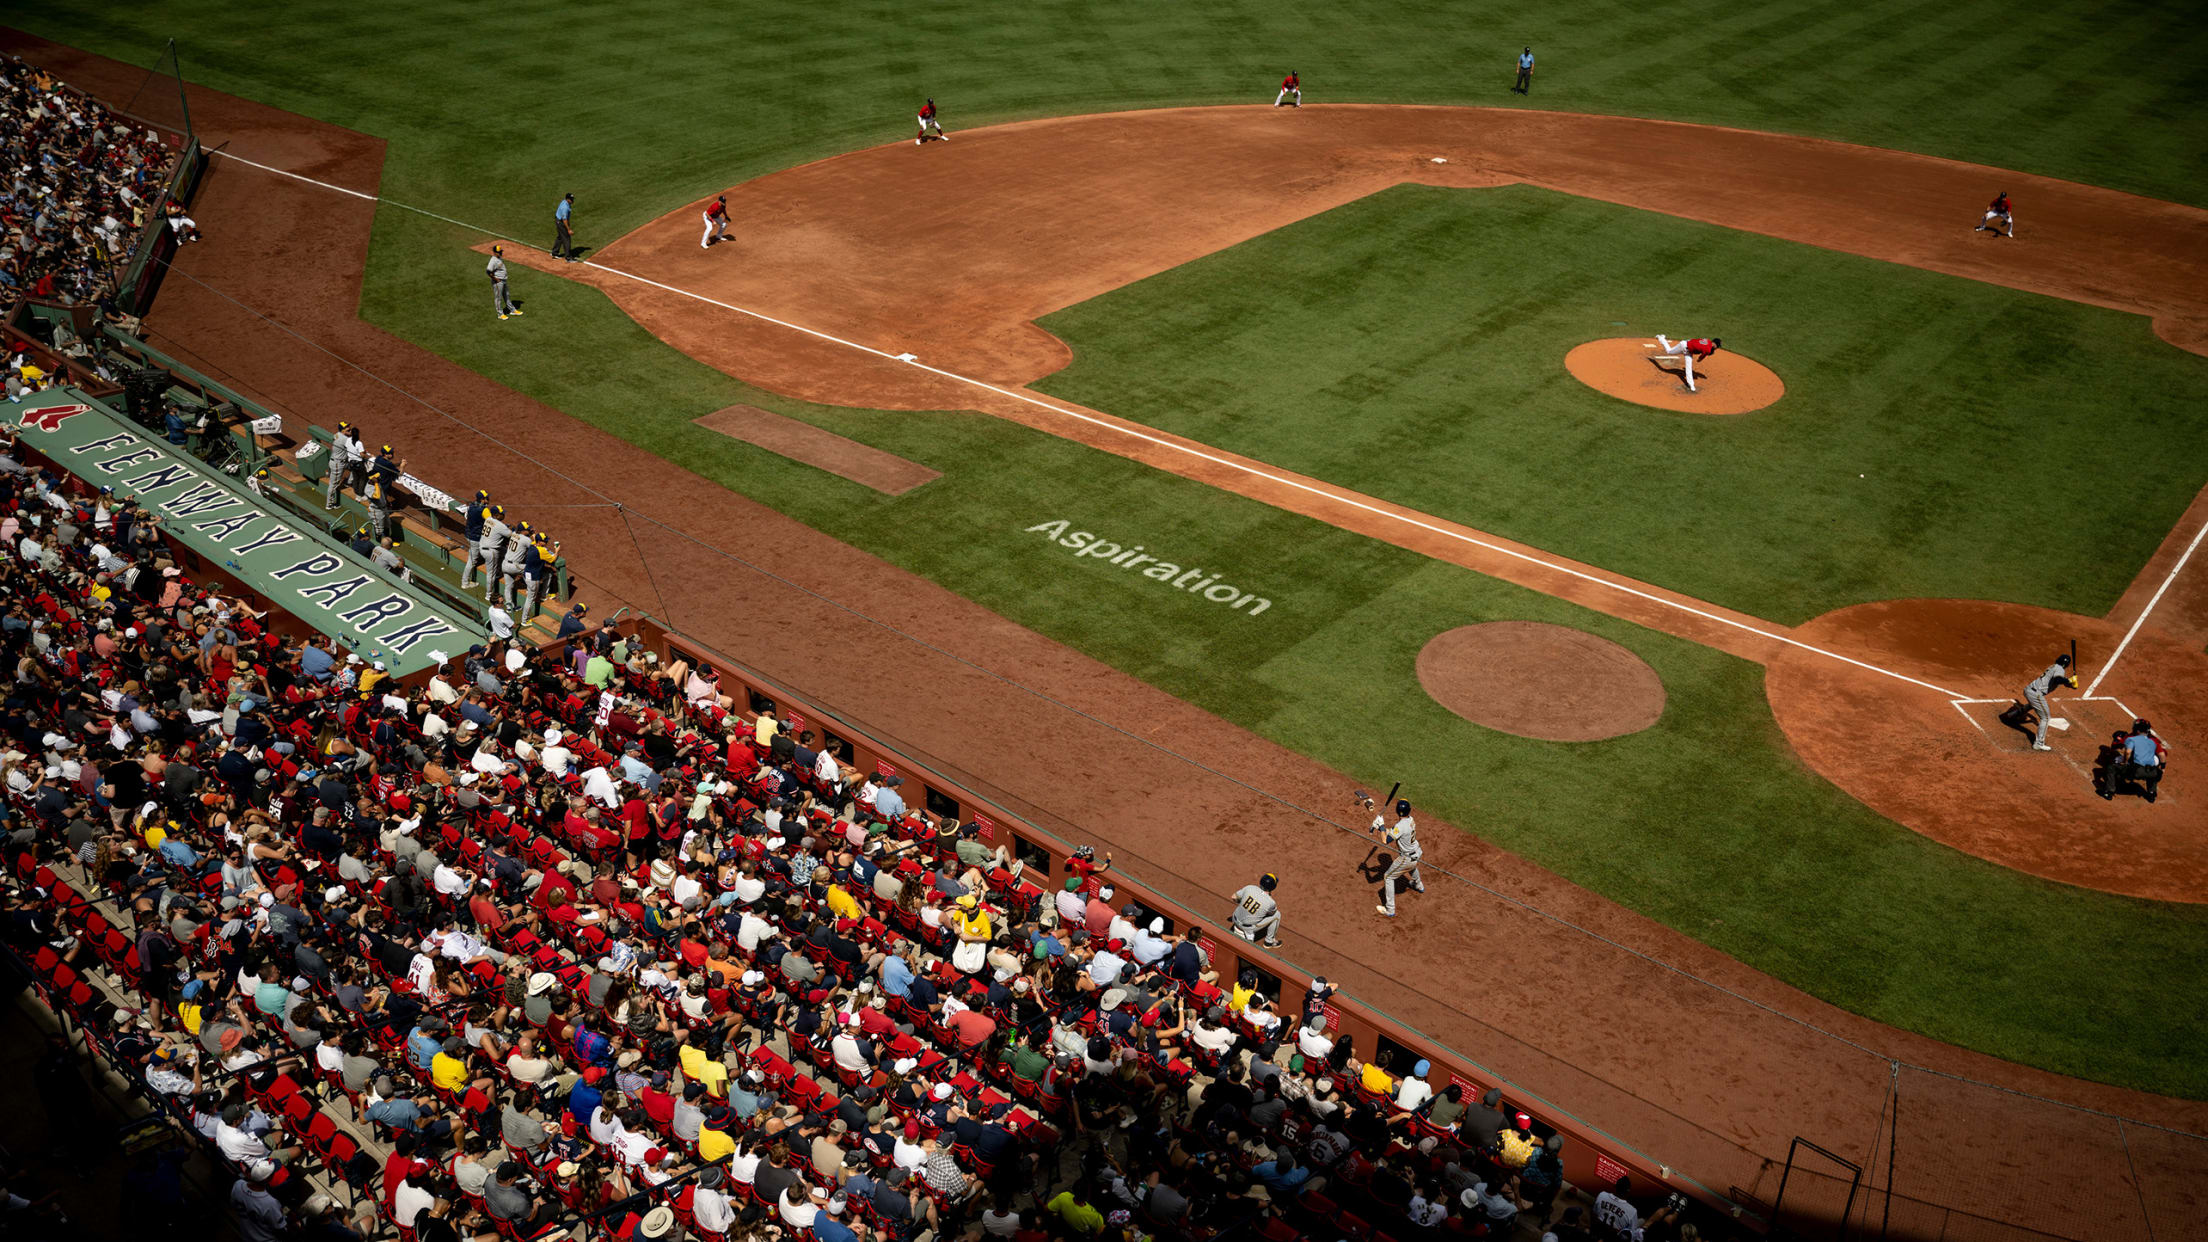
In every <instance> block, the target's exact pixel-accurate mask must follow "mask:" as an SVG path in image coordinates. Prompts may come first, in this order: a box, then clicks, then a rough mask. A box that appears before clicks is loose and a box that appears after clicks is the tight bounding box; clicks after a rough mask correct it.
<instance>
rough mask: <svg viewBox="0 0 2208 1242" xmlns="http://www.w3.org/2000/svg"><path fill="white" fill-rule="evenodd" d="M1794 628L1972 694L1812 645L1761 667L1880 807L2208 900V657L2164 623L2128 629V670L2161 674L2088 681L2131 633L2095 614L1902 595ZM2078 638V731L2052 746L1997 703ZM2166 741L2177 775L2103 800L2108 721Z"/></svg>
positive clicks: (1966, 840) (2055, 862) (1816, 748)
mask: <svg viewBox="0 0 2208 1242" xmlns="http://www.w3.org/2000/svg"><path fill="white" fill-rule="evenodd" d="M1795 633H1797V634H1799V635H1800V636H1801V637H1802V640H1803V641H1804V642H1807V643H1810V644H1813V645H1815V646H1819V647H1823V648H1825V649H1827V650H1831V651H1838V652H1841V653H1843V654H1847V655H1857V656H1861V655H1875V656H1877V657H1878V658H1879V659H1880V660H1881V661H1883V662H1884V664H1885V666H1886V667H1888V668H1893V669H1895V670H1896V671H1899V672H1903V673H1907V674H1908V675H1910V676H1912V677H1920V678H1923V679H1924V680H1926V681H1928V682H1931V683H1933V684H1934V685H1943V686H1953V687H1959V688H1961V689H1962V690H1964V691H1968V692H1970V693H1971V697H1970V698H1969V699H1966V700H1964V701H1961V702H1955V703H1951V702H1948V701H1946V700H1945V699H1944V698H1943V697H1942V696H1940V695H1939V694H1937V693H1930V692H1918V693H1912V692H1908V691H1906V690H1897V688H1896V686H1895V684H1894V683H1893V681H1892V679H1890V678H1884V677H1880V676H1877V675H1876V674H1873V673H1869V672H1867V671H1865V670H1863V669H1860V668H1856V667H1854V666H1852V665H1849V664H1845V663H1843V662H1841V661H1839V660H1831V659H1826V658H1825V657H1823V656H1819V655H1816V654H1813V653H1812V652H1810V651H1808V650H1805V649H1802V648H1789V649H1788V650H1787V651H1786V652H1785V653H1784V654H1782V655H1780V656H1778V657H1777V658H1776V659H1773V660H1772V661H1771V662H1770V664H1769V665H1768V666H1767V671H1766V672H1765V674H1764V692H1765V694H1766V696H1767V697H1768V698H1769V700H1770V703H1771V711H1772V714H1773V715H1774V716H1775V717H1776V718H1777V720H1778V723H1779V727H1780V728H1781V729H1783V730H1784V731H1785V732H1786V738H1787V741H1789V742H1791V743H1792V744H1793V746H1794V751H1795V753H1796V754H1798V755H1800V756H1801V757H1802V761H1803V762H1804V763H1807V764H1808V765H1809V766H1810V767H1811V768H1812V769H1814V770H1815V771H1816V772H1817V773H1818V774H1819V775H1821V776H1823V777H1824V778H1825V779H1826V780H1828V781H1831V782H1832V783H1833V784H1834V785H1837V786H1839V787H1840V788H1841V789H1843V790H1846V791H1847V792H1848V793H1849V794H1850V795H1851V796H1853V797H1855V798H1856V799H1858V800H1859V801H1861V802H1862V803H1863V804H1864V805H1865V806H1868V807H1870V808H1871V809H1872V810H1874V811H1876V812H1878V813H1879V814H1880V815H1883V816H1885V817H1886V818H1888V819H1891V820H1893V821H1894V822H1896V823H1899V824H1902V825H1904V826H1906V827H1908V828H1911V829H1913V830H1915V831H1917V832H1920V833H1922V834H1924V835H1925V836H1927V837H1930V838H1932V839H1933V840H1935V841H1938V842H1939V843H1941V844H1942V845H1946V846H1950V847H1952V848H1954V849H1957V850H1961V851H1963V852H1964V853H1966V854H1974V855H1976V856H1978V857H1979V858H1983V859H1985V860H1987V861H1988V862H1994V863H1999V864H2000V865H2001V866H2004V867H2009V868H2012V869H2014V870H2017V871H2021V872H2024V873H2025V874H2027V875H2036V876H2039V877H2041V878H2043V879H2048V880H2054V881H2057V882H2060V883H2063V884H2073V885H2076V886H2078V887H2080V888H2092V889H2099V890H2101V891H2102V892H2107V893H2120V894H2122V895H2124V896H2126V897H2138V898H2143V899H2145V900H2148V901H2172V902H2188V903H2193V904H2196V905H2197V904H2201V903H2208V796H2203V794H2202V792H2201V789H2200V786H2199V783H2198V781H2197V780H2195V779H2188V778H2192V777H2195V776H2196V773H2195V772H2194V771H2193V770H2192V768H2191V766H2190V764H2189V763H2188V756H2192V755H2197V754H2200V753H2201V748H2202V747H2203V746H2208V725H2204V724H2203V722H2202V721H2201V718H2200V712H2199V705H2200V704H2201V703H2208V655H2204V654H2203V653H2202V652H2201V651H2200V650H2199V649H2198V648H2197V647H2195V646H2194V645H2193V644H2192V643H2191V642H2190V641H2188V640H2186V639H2183V638H2173V637H2171V636H2170V635H2168V634H2165V633H2162V632H2161V631H2159V630H2156V629H2153V628H2151V627H2150V628H2145V629H2141V630H2140V631H2138V632H2137V633H2136V634H2134V635H2132V641H2131V645H2130V646H2129V647H2128V648H2127V649H2126V651H2125V655H2124V666H2125V667H2127V668H2129V667H2136V668H2139V669H2147V670H2152V675H2151V676H2150V677H2147V678H2140V679H2134V680H2132V681H2129V682H2127V683H2126V684H2125V686H2124V687H2122V688H2121V689H2113V688H2101V689H2100V690H2099V691H2098V695H2099V697H2097V698H2094V699H2086V698H2085V697H2084V691H2085V690H2087V689H2093V688H2094V687H2093V680H2094V672H2095V669H2094V666H2095V664H2096V663H2097V662H2098V661H2100V660H2104V659H2106V658H2107V654H2108V653H2110V652H2113V651H2115V650H2116V646H2117V644H2118V643H2120V642H2122V641H2123V638H2124V634H2125V630H2124V627H2122V626H2120V625H2118V624H2117V623H2115V622H2113V621H2109V620H2106V619H2104V618H2098V617H2081V616H2074V615H2071V614H2069V613H2063V612H2057V611H2054V610H2052V609H2047V608H2033V607H2029V606H2026V605H2023V604H2008V603H1995V602H1991V601H1986V600H1942V599H1903V600H1884V601H1880V602H1877V603H1870V604H1857V605H1854V606H1852V607H1848V608H1842V609H1840V610H1838V611H1836V612H1830V613H1826V614H1825V615H1824V616H1821V617H1818V618H1816V619H1815V620H1812V621H1810V622H1808V623H1806V624H1804V625H1802V626H1801V627H1799V628H1798V629H1797V630H1796V631H1795ZM2073 640H2075V641H2076V642H2077V644H2078V651H2079V656H2080V660H2079V663H2080V667H2081V668H2082V669H2083V670H2084V673H2085V677H2084V680H2085V682H2086V685H2085V686H2084V687H2081V688H2080V689H2075V690H2070V689H2066V690H2062V691H2060V692H2058V693H2056V694H2055V695H2054V696H2052V698H2051V699H2050V702H2051V704H2052V705H2053V707H2054V710H2055V713H2056V715H2057V716H2058V717H2061V718H2063V719H2066V720H2068V721H2069V722H2070V727H2069V728H2068V729H2058V730H2050V731H2049V732H2048V735H2047V741H2048V744H2049V745H2050V746H2052V747H2053V749H2052V750H2050V751H2034V750H2033V749H2032V748H2031V744H2032V731H2031V730H2029V729H2027V728H2024V727H2020V726H2018V725H2016V724H2012V723H2009V722H2007V721H2004V720H2003V719H2002V714H2003V713H2004V712H2005V711H2006V710H2007V709H2009V708H2010V707H2011V706H2012V705H2014V704H2016V703H2017V702H2018V700H2019V699H2020V698H2021V696H2022V693H2023V686H2024V683H2025V682H2026V681H2029V680H2031V678H2032V677H2033V675H2034V674H2036V673H2037V672H2038V671H2039V670H2041V669H2043V668H2045V667H2047V665H2048V662H2049V661H2051V660H2053V659H2054V657H2055V655H2056V653H2058V652H2062V651H2067V650H2068V648H2069V645H2070V643H2071V642H2072V641H2073ZM2135 716H2136V717H2144V718H2146V719H2148V720H2150V721H2152V722H2153V723H2154V727H2155V730H2156V731H2157V732H2158V733H2160V734H2161V735H2162V737H2163V739H2164V740H2165V741H2167V742H2168V743H2169V745H2170V750H2171V753H2172V755H2173V756H2174V758H2173V759H2172V761H2171V773H2170V775H2169V777H2168V778H2167V779H2165V780H2164V781H2163V782H2162V785H2161V788H2160V791H2159V792H2160V797H2159V799H2158V800H2157V801H2156V802H2154V803H2153V804H2151V805H2150V804H2149V803H2148V802H2147V801H2146V799H2145V798H2144V797H2142V796H2140V793H2139V791H2138V788H2137V787H2136V786H2126V787H2123V788H2122V789H2121V791H2120V792H2119V793H2118V796H2117V797H2115V798H2114V799H2112V800H2109V801H2103V800H2102V799H2100V798H2097V797H2095V796H2094V792H2093V790H2094V775H2095V773H2096V771H2097V769H2098V768H2099V766H2100V764H2101V763H2102V761H2103V760H2104V759H2105V758H2106V756H2107V748H2108V746H2109V744H2110V735H2111V734H2112V733H2114V732H2115V731H2117V730H2118V729H2122V728H2125V727H2126V726H2128V725H2129V724H2130V723H2131V721H2132V719H2133V718H2134V717H2135Z"/></svg>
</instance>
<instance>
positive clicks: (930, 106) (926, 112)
mask: <svg viewBox="0 0 2208 1242" xmlns="http://www.w3.org/2000/svg"><path fill="white" fill-rule="evenodd" d="M930 138H933V139H935V140H936V141H938V142H949V141H950V140H951V136H950V135H949V134H946V133H944V132H943V123H942V122H941V121H938V120H936V119H935V101H934V100H932V99H931V100H929V101H928V102H926V103H924V104H921V105H920V136H919V137H918V138H915V139H913V140H912V145H914V146H916V147H917V146H919V145H920V144H921V143H923V142H926V141H927V140H928V139H930Z"/></svg>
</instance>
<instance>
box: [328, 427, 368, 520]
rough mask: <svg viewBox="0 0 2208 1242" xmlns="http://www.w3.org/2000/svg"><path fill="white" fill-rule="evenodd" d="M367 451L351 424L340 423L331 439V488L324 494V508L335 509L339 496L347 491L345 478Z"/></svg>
mask: <svg viewBox="0 0 2208 1242" xmlns="http://www.w3.org/2000/svg"><path fill="white" fill-rule="evenodd" d="M364 451H365V450H364V449H363V448H362V446H361V443H360V433H359V432H357V431H354V430H353V425H352V424H351V423H339V424H338V425H337V434H336V435H334V436H331V437H330V469H329V487H328V489H327V490H325V491H324V492H323V494H322V507H323V508H325V509H335V508H336V507H337V494H338V493H339V492H341V491H343V490H344V489H345V476H346V475H347V474H349V473H351V472H352V469H353V463H354V462H356V461H359V460H360V458H361V454H362V453H363V452H364Z"/></svg>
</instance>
